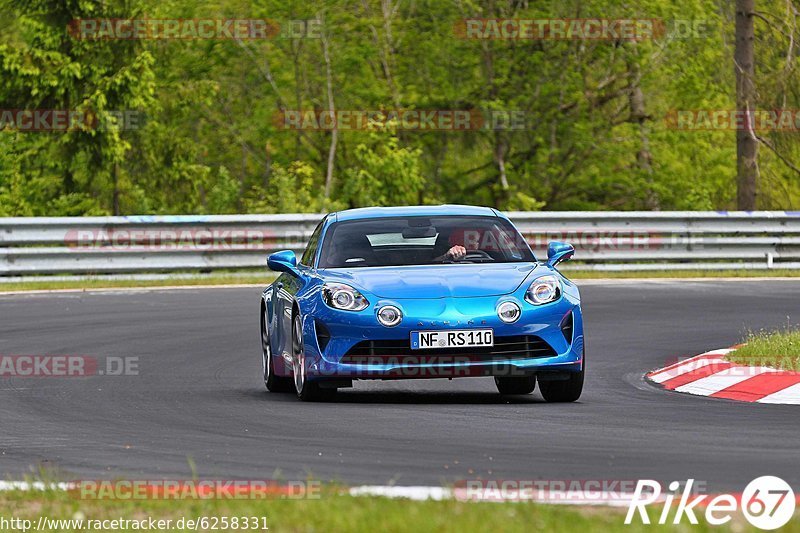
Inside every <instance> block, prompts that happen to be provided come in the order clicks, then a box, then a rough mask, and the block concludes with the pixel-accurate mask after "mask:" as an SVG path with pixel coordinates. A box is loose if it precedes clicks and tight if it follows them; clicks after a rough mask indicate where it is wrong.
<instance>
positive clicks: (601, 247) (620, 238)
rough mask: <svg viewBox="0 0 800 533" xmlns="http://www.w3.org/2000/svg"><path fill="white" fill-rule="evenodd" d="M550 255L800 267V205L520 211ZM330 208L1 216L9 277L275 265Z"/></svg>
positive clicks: (0, 251) (526, 229)
mask: <svg viewBox="0 0 800 533" xmlns="http://www.w3.org/2000/svg"><path fill="white" fill-rule="evenodd" d="M508 215H509V216H510V217H511V219H512V221H513V222H514V224H515V225H516V226H517V227H518V228H519V229H520V231H521V232H522V233H523V234H524V235H525V237H526V238H527V239H528V241H529V242H530V243H531V246H532V247H533V249H534V251H535V252H536V254H537V256H538V257H540V258H543V257H545V255H546V251H545V250H546V248H547V242H548V241H551V240H564V241H567V242H571V243H572V244H573V245H574V246H575V248H576V254H575V258H574V262H572V263H570V264H569V268H587V269H596V270H669V269H727V268H736V269H766V268H769V269H787V268H800V212H786V211H756V212H688V211H687V212H683V211H680V212H679V211H673V212H641V211H636V212H512V213H508ZM320 218H321V216H320V215H317V214H313V215H309V214H287V215H209V216H194V215H191V216H128V217H84V218H77V217H76V218H73V217H69V218H67V217H64V218H0V275H3V276H18V275H35V274H66V273H70V274H72V273H74V274H93V273H98V274H100V273H123V272H134V273H135V272H153V271H155V272H158V271H163V272H169V271H179V270H188V271H196V270H200V271H213V270H217V269H242V268H257V267H266V262H265V256H266V255H267V254H268V253H270V252H272V251H275V250H280V249H292V250H295V251H296V252H298V253H299V252H300V251H301V250H302V249H303V247H304V246H305V243H306V241H307V240H308V237H309V235H310V234H311V232H312V231H313V229H314V227H315V226H316V224H317V222H318V221H319V220H320Z"/></svg>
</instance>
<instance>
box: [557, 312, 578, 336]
mask: <svg viewBox="0 0 800 533" xmlns="http://www.w3.org/2000/svg"><path fill="white" fill-rule="evenodd" d="M574 321H575V319H574V318H573V316H572V311H570V312H569V313H567V316H565V317H564V318H563V319H561V324H560V326H559V327H560V328H561V334H562V335H564V338H565V339H566V341H567V344H572V328H573V322H574Z"/></svg>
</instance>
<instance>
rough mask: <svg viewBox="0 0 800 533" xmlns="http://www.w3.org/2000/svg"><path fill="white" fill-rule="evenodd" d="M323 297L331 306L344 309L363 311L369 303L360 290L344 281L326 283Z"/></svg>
mask: <svg viewBox="0 0 800 533" xmlns="http://www.w3.org/2000/svg"><path fill="white" fill-rule="evenodd" d="M322 299H323V300H324V301H325V303H326V304H328V306H329V307H333V308H334V309H341V310H342V311H361V310H362V309H366V308H367V306H368V305H369V302H368V301H367V299H366V298H364V296H362V295H361V293H360V292H358V291H357V290H355V289H354V288H353V287H351V286H350V285H345V284H344V283H326V284H325V286H324V287H323V288H322Z"/></svg>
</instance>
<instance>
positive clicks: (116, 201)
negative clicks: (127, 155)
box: [111, 162, 120, 216]
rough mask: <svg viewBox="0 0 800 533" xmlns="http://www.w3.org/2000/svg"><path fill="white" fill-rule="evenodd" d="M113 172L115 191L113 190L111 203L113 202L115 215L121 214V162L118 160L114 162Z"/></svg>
mask: <svg viewBox="0 0 800 533" xmlns="http://www.w3.org/2000/svg"><path fill="white" fill-rule="evenodd" d="M112 173H113V179H114V192H113V197H112V199H111V203H112V204H113V205H112V208H113V210H114V216H119V215H120V209H119V163H118V162H115V163H114V170H113V171H112Z"/></svg>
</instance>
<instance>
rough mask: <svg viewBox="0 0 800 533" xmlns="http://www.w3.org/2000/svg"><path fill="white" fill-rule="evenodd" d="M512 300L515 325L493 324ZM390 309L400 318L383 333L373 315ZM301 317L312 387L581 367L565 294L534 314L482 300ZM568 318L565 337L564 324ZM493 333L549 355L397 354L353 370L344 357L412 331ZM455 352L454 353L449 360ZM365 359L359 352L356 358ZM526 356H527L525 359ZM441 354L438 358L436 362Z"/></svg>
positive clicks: (571, 299)
mask: <svg viewBox="0 0 800 533" xmlns="http://www.w3.org/2000/svg"><path fill="white" fill-rule="evenodd" d="M506 300H513V301H515V302H516V303H517V304H518V305H520V308H521V309H522V314H521V316H520V318H519V320H517V321H516V322H515V323H513V324H506V323H504V322H502V321H501V320H500V319H499V318H498V317H497V311H496V309H497V306H498V305H499V304H500V303H501V302H503V301H506ZM389 304H391V305H395V306H397V307H399V308H400V309H401V310H402V311H403V320H402V322H401V323H400V324H399V325H397V326H395V327H391V328H388V327H384V326H382V325H380V324H379V323H378V322H377V319H376V316H375V314H376V312H377V309H379V308H380V307H382V306H383V305H389ZM312 311H313V312H311V313H308V314H306V316H307V317H314V318H307V319H305V320H304V324H303V329H304V343H305V354H306V359H307V360H308V361H309V366H308V376H309V378H310V379H324V378H343V379H403V378H436V377H442V378H453V377H470V376H521V375H530V374H532V373H537V374H543V373H550V374H553V376H554V377H555V376H557V375H558V374H563V373H566V372H578V371H580V370H581V368H582V365H583V344H584V337H583V316H582V313H581V308H580V301H579V299H578V297H577V293H570V292H568V291H565V292H564V294H563V295H562V297H561V298H560V299H559V300H558V301H556V302H552V303H550V304H545V305H541V306H534V305H532V304H530V303H528V302H525V301H524V300H520V299H519V298H518V297H515V295H508V296H502V297H481V298H446V299H413V300H411V299H405V300H378V301H377V302H376V303H375V305H371V306H370V307H368V308H367V309H365V310H364V311H361V312H347V311H337V310H334V309H330V308H328V307H324V306H320V307H319V308H316V309H313V310H312ZM570 315H571V316H572V328H571V332H568V333H569V335H565V332H564V328H563V325H564V320H565V318H568V317H569V316H570ZM473 328H474V329H485V328H491V329H492V330H493V331H494V336H495V341H496V342H497V341H498V340H502V339H503V338H508V337H519V336H531V337H532V338H538V339H541V341H544V343H546V345H547V346H548V347H549V348H551V350H550V353H549V354H547V355H546V356H542V355H541V354H539V355H537V356H536V357H525V353H522V354H520V353H508V352H503V353H502V354H486V352H485V351H482V350H475V353H471V350H469V349H458V350H454V351H450V350H441V351H439V350H425V351H424V352H421V351H418V350H400V351H399V352H398V353H397V354H394V353H389V354H386V353H382V354H380V355H365V356H363V357H362V358H360V359H358V363H354V362H353V359H354V358H353V357H345V355H346V354H348V352H350V350H351V349H353V348H354V347H355V346H356V345H358V344H359V343H363V342H364V341H375V342H376V343H377V342H381V341H396V342H398V343H404V342H405V341H409V340H410V336H411V332H412V331H427V330H456V329H458V330H464V329H473ZM454 352H455V353H454ZM362 353H363V352H362ZM526 353H527V352H526ZM440 354H442V355H441V356H440Z"/></svg>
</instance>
